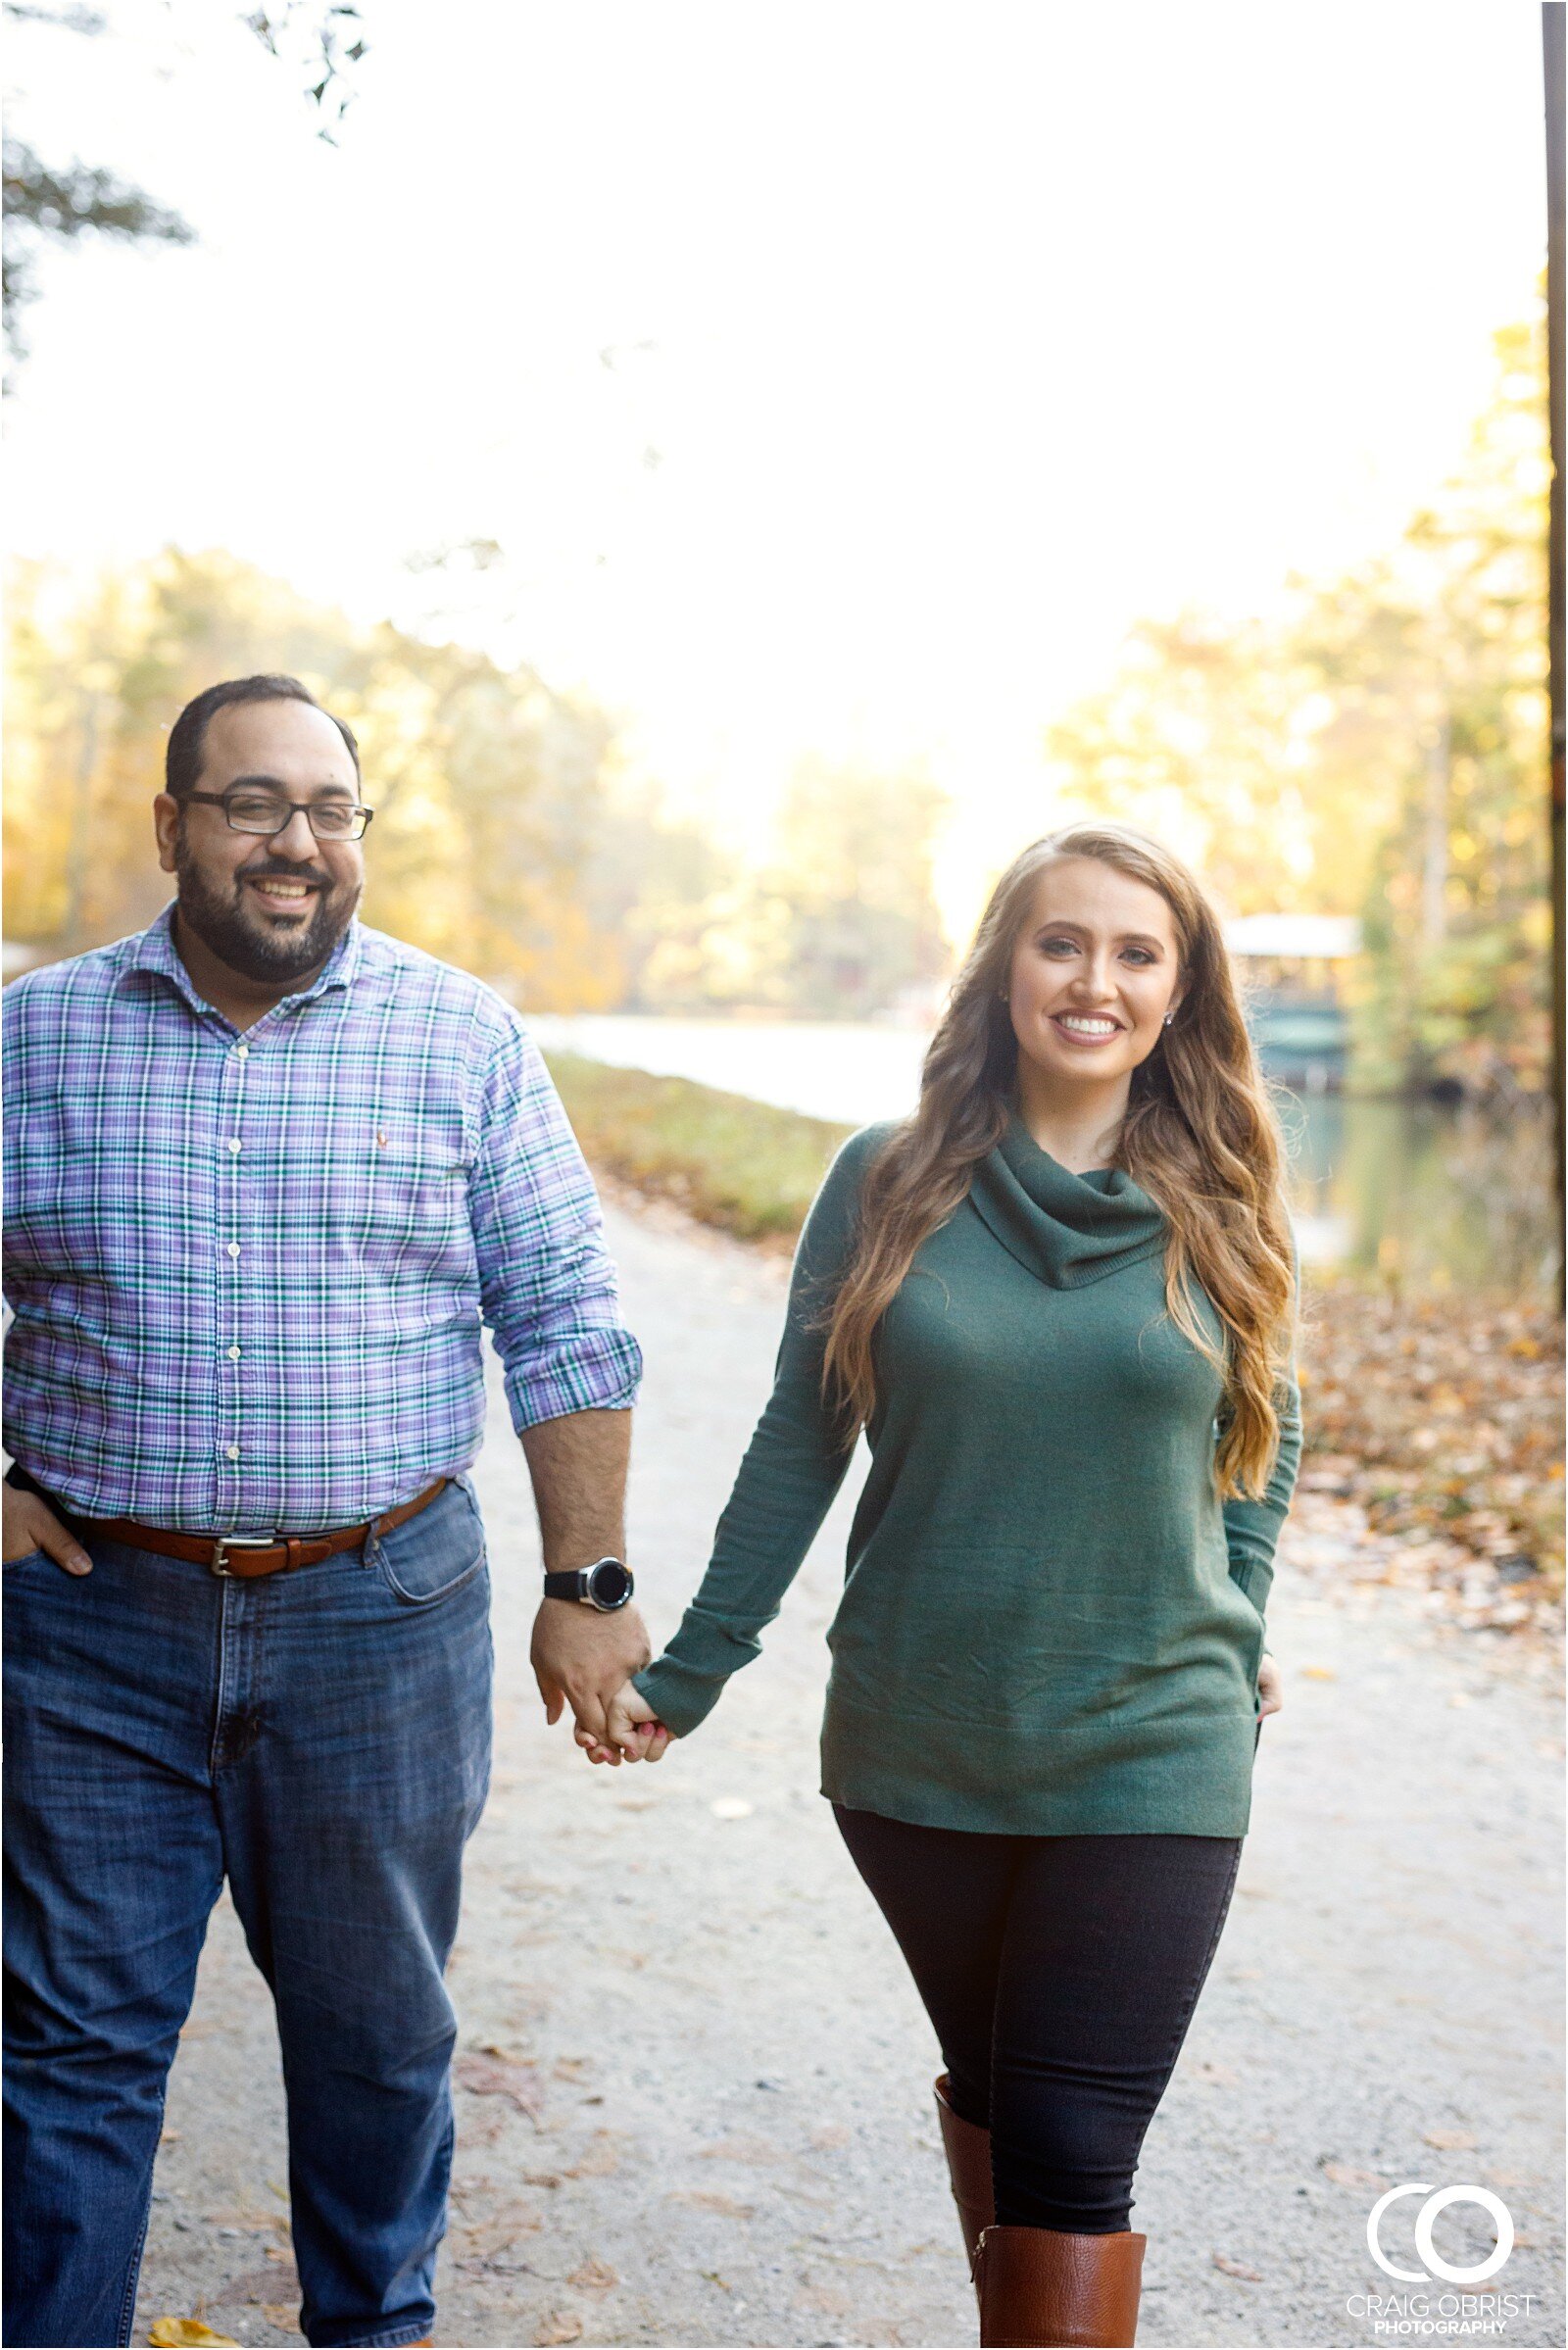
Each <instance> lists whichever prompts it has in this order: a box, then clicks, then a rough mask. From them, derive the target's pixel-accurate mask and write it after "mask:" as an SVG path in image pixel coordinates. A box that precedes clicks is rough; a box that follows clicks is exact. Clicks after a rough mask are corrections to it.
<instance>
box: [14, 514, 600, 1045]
mask: <svg viewBox="0 0 1568 2350" xmlns="http://www.w3.org/2000/svg"><path fill="white" fill-rule="evenodd" d="M11 612H12V625H11V631H10V643H9V651H8V697H9V727H8V733H9V737H10V772H9V789H8V792H7V796H6V806H5V852H6V878H5V924H6V933H7V936H8V937H9V938H11V939H13V940H19V941H27V942H32V943H36V944H37V945H40V946H42V947H43V948H45V950H46V951H47V952H49V953H50V954H56V955H59V954H73V953H75V952H77V951H79V950H80V949H82V948H84V947H89V946H93V945H96V944H98V943H99V942H101V941H103V940H106V939H111V938H117V937H121V936H123V935H124V933H125V932H127V931H129V930H133V929H137V928H139V927H140V926H141V925H142V924H143V923H145V922H147V921H149V920H150V919H151V918H152V916H153V914H154V913H156V912H157V910H158V908H159V906H162V905H163V904H164V903H165V901H166V899H167V898H168V897H169V896H170V895H171V888H172V885H171V882H170V879H169V877H168V876H167V875H165V874H163V873H161V872H160V871H159V869H158V863H157V858H156V855H155V853H154V850H153V839H152V818H151V813H150V807H151V802H152V800H153V798H154V796H155V795H156V794H157V793H158V792H159V791H160V790H161V789H162V788H163V762H164V749H165V744H166V741H167V738H168V732H169V728H170V726H171V724H172V721H173V719H174V717H175V715H176V714H177V713H178V711H179V710H180V709H181V708H182V707H183V705H184V704H185V703H186V702H187V701H188V700H189V699H190V698H191V696H192V695H194V694H196V693H199V692H200V691H201V690H202V688H203V687H204V686H207V685H211V684H213V683H215V682H216V681H217V680H218V679H220V678H222V677H235V676H247V675H250V674H253V673H255V672H257V671H261V670H286V671H288V672H290V673H291V674H293V675H294V676H297V677H299V678H300V679H301V680H302V682H303V683H305V684H306V685H308V686H309V687H310V688H311V690H312V691H313V692H314V693H316V694H317V695H318V696H319V698H320V699H321V700H322V701H323V702H324V703H326V704H327V706H328V707H329V708H330V709H331V710H333V711H334V712H336V713H337V714H338V715H339V716H341V717H343V718H346V719H347V721H348V722H349V724H350V725H351V726H352V727H353V728H354V730H355V733H356V735H357V736H358V737H359V740H360V745H361V755H362V758H363V760H364V769H365V788H366V797H367V799H368V801H369V802H370V804H371V805H372V806H373V807H374V808H375V810H376V820H375V825H374V829H373V831H372V832H371V834H370V836H369V843H368V869H369V878H368V886H367V891H366V898H365V905H364V913H365V918H366V919H367V921H369V922H372V923H376V924H378V925H380V926H381V927H384V928H386V929H388V930H391V931H394V932H396V933H397V935H398V936H399V937H401V938H406V939H409V940H411V941H412V942H413V943H414V944H415V945H417V946H421V947H424V948H426V949H427V950H428V951H429V952H430V953H432V954H435V955H442V956H444V957H445V958H447V959H448V960H450V961H453V962H457V963H460V964H463V965H464V966H466V968H468V969H471V970H475V971H478V972H480V973H481V974H482V975H484V976H485V977H487V978H491V979H494V980H497V981H500V982H503V983H506V984H508V985H509V986H510V987H511V988H512V989H513V990H514V991H515V992H516V993H517V994H518V995H519V997H520V998H521V999H522V1000H523V1001H525V1002H527V1003H528V1004H532V1005H534V1006H536V1007H539V1008H555V1007H557V1006H563V1007H566V1008H572V1007H578V1006H581V1007H585V1008H591V1009H597V1008H599V1007H600V1006H602V1005H604V1004H610V1003H613V1002H614V1001H615V1000H616V994H617V989H618V985H619V964H618V960H617V956H616V954H615V950H614V947H613V943H607V942H606V941H605V940H603V939H601V938H599V937H597V936H596V935H595V933H594V931H593V928H592V926H591V924H590V923H589V921H588V919H587V917H586V916H585V914H584V912H583V908H582V906H581V903H580V894H579V890H578V886H577V885H578V880H579V874H580V868H581V866H582V863H583V861H584V857H585V854H586V845H587V844H588V843H589V842H590V841H591V839H592V837H593V834H594V830H595V825H596V822H597V821H598V818H599V815H600V811H601V807H602V803H603V800H604V782H603V767H604V761H605V755H606V751H607V748H608V744H609V729H608V727H607V725H606V723H605V721H604V720H603V719H602V718H601V716H600V714H599V713H598V711H597V710H593V709H592V708H591V707H589V706H586V705H584V704H581V703H578V702H574V701H572V700H570V699H569V698H567V697H564V696H562V695H558V694H555V693H553V692H552V691H551V690H550V689H549V688H548V687H546V686H545V685H544V684H543V682H542V681H541V680H540V679H539V677H538V676H536V675H535V673H534V672H533V671H532V670H530V669H527V668H519V669H515V670H510V671H508V670H502V669H500V668H498V667H497V666H496V665H495V663H494V662H492V661H489V660H488V659H487V658H486V657H485V656H484V655H483V654H479V653H474V652H471V651H469V650H467V649H466V648H464V647H459V646H439V645H428V644H425V643H423V642H422V641H421V640H419V639H417V638H415V637H411V636H407V635H405V634H403V633H402V632H401V631H399V630H397V629H395V628H392V627H390V626H387V625H382V626H380V627H377V628H374V629H369V630H366V629H361V628H358V627H356V626H355V625H354V624H353V623H352V622H350V621H349V620H348V619H347V618H346V617H345V616H344V615H343V614H342V613H341V612H334V611H332V610H330V609H328V608H325V607H321V606H317V605H313V604H311V603H309V602H308V601H307V600H306V599H305V598H303V597H301V596H299V595H297V594H296V593H295V592H294V591H293V590H292V589H291V588H289V587H287V586H285V585H284V584H283V583H281V582H280V581H277V580H274V579H270V578H269V577H267V576H266V575H265V574H264V573H262V572H259V571H256V570H254V569H253V568H251V567H250V566H249V565H247V564H245V563H240V562H238V561H236V559H235V558H234V557H232V556H229V555H224V554H221V553H209V554H204V555H196V556H191V555H184V554H181V553H178V552H176V551H173V550H169V551H166V553H165V554H163V555H162V556H159V557H157V558H156V559H154V560H153V561H151V562H149V563H141V564H138V565H136V566H134V567H133V568H131V569H129V570H127V571H124V572H121V573H106V574H104V575H102V576H99V577H96V578H93V579H88V580H85V581H84V580H82V579H81V578H79V577H73V575H71V574H70V573H68V572H64V571H60V570H56V569H52V568H50V567H48V566H45V565H42V564H37V563H25V564H22V565H19V566H18V569H17V573H16V576H15V580H14V584H13V589H12V598H11Z"/></svg>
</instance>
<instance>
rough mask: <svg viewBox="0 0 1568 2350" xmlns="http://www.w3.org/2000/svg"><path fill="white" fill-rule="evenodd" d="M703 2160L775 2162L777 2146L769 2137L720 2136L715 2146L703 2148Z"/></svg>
mask: <svg viewBox="0 0 1568 2350" xmlns="http://www.w3.org/2000/svg"><path fill="white" fill-rule="evenodd" d="M703 2160H704V2162H743V2163H761V2162H777V2160H778V2148H777V2147H776V2146H775V2145H774V2143H773V2141H772V2139H771V2138H749V2137H733V2138H720V2139H719V2141H718V2144H717V2145H716V2146H705V2147H704V2148H703Z"/></svg>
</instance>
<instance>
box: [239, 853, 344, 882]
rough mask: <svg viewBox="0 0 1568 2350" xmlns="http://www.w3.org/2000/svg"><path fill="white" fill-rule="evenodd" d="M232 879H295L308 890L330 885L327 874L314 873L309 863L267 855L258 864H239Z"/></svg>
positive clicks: (329, 878) (329, 877)
mask: <svg viewBox="0 0 1568 2350" xmlns="http://www.w3.org/2000/svg"><path fill="white" fill-rule="evenodd" d="M234 879H235V882H236V884H237V883H239V882H241V881H297V882H300V883H302V884H303V885H304V887H305V888H306V889H309V890H329V889H330V888H331V887H332V882H331V876H330V875H329V874H326V873H315V872H313V871H312V870H311V868H310V866H309V865H290V864H284V863H283V862H282V861H281V860H280V859H279V858H277V857H268V858H267V859H266V861H265V862H264V863H262V864H259V865H241V867H240V868H239V871H238V872H237V873H236V874H235V876H234Z"/></svg>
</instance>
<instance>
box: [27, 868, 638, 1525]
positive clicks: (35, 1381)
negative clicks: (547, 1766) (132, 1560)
mask: <svg viewBox="0 0 1568 2350" xmlns="http://www.w3.org/2000/svg"><path fill="white" fill-rule="evenodd" d="M171 914H172V908H168V907H166V909H165V911H164V912H163V913H162V914H161V915H160V916H159V918H158V919H157V921H155V922H154V923H153V924H152V925H151V927H150V928H149V929H147V930H145V931H143V932H142V933H141V935H140V936H139V937H136V938H130V939H122V940H120V941H119V942H118V944H116V945H115V946H112V947H104V948H100V949H98V950H97V951H96V952H95V953H93V954H90V955H78V956H76V957H74V958H73V960H72V961H70V962H62V963H55V964H52V965H51V966H49V967H48V968H46V969H43V970H40V971H34V972H30V973H29V974H27V976H26V977H25V978H22V979H19V980H17V981H15V982H14V983H13V985H12V986H11V987H9V988H8V989H7V990H6V991H5V996H4V1000H3V1010H4V1029H5V1040H6V1053H7V1064H6V1131H5V1167H6V1203H5V1204H6V1232H5V1295H6V1298H7V1300H8V1302H9V1303H10V1305H11V1306H12V1308H13V1310H14V1312H15V1316H16V1319H15V1322H14V1323H13V1326H12V1329H11V1332H10V1335H9V1338H8V1340H7V1345H6V1357H7V1380H6V1415H7V1416H6V1444H7V1446H8V1448H9V1449H10V1451H11V1452H12V1454H13V1456H14V1457H15V1458H16V1460H17V1461H18V1462H19V1463H20V1464H21V1466H22V1467H23V1468H25V1469H26V1470H28V1471H29V1472H30V1473H31V1474H32V1476H34V1477H35V1478H36V1479H37V1481H38V1483H39V1484H40V1485H41V1486H43V1487H44V1488H45V1489H46V1490H47V1491H49V1492H51V1493H58V1494H59V1495H60V1496H61V1498H62V1499H63V1500H65V1501H66V1502H67V1503H68V1504H70V1505H71V1506H72V1507H73V1508H74V1509H75V1510H77V1511H79V1512H80V1513H81V1514H83V1515H85V1516H91V1517H133V1518H138V1519H140V1520H141V1521H142V1522H143V1523H144V1524H147V1525H153V1526H162V1527H172V1528H175V1529H177V1530H179V1531H181V1532H186V1533H203V1534H205V1533H229V1532H231V1533H235V1534H252V1533H271V1532H277V1533H281V1534H303V1533H310V1532H313V1531H316V1530H319V1529H324V1528H327V1527H335V1526H347V1525H355V1524H358V1523H359V1522H360V1521H361V1520H362V1519H365V1518H368V1517H371V1516H373V1515H375V1514H376V1513H378V1512H379V1511H382V1510H386V1509H391V1508H394V1507H395V1506H396V1505H397V1503H399V1502H400V1501H406V1500H409V1499H411V1498H412V1497H413V1495H414V1494H416V1493H418V1492H419V1491H420V1490H421V1489H422V1488H423V1487H424V1486H425V1485H427V1484H428V1483H429V1482H430V1480H431V1479H432V1478H433V1477H437V1476H441V1475H449V1476H450V1475H454V1474H456V1473H457V1472H458V1471H460V1470H462V1469H465V1468H466V1467H467V1465H468V1463H469V1462H470V1461H471V1460H472V1459H473V1457H474V1454H475V1452H476V1451H477V1449H478V1445H479V1440H480V1431H481V1427H482V1422H483V1416H484V1374H483V1362H482V1356H481V1346H480V1329H481V1322H483V1323H487V1324H488V1325H489V1328H490V1330H491V1333H492V1335H493V1337H494V1341H495V1345H496V1348H497V1351H498V1352H499V1354H500V1356H501V1359H502V1362H503V1364H504V1365H505V1370H506V1387H507V1395H508V1398H509V1400H510V1403H511V1407H512V1415H513V1418H514V1420H515V1424H516V1426H517V1428H518V1429H519V1430H521V1429H524V1428H527V1427H529V1426H531V1425H532V1424H533V1423H534V1422H536V1421H539V1420H548V1419H555V1418H558V1417H559V1416H560V1415H561V1414H562V1413H564V1412H572V1411H583V1410H588V1409H592V1408H596V1407H603V1408H621V1407H624V1406H626V1405H629V1404H630V1403H631V1402H632V1400H633V1398H634V1396H635V1395H636V1392H637V1383H638V1379H639V1376H640V1373H641V1368H642V1357H641V1354H640V1352H639V1350H638V1346H637V1342H636V1340H635V1339H634V1338H633V1337H632V1335H631V1333H630V1332H629V1331H628V1330H627V1329H626V1328H625V1327H624V1325H623V1324H622V1322H621V1320H620V1315H619V1311H618V1308H617V1305H616V1297H615V1280H614V1272H613V1267H612V1265H611V1262H610V1259H609V1257H608V1255H607V1254H606V1250H605V1246H604V1238H603V1231H602V1227H601V1222H600V1216H599V1205H598V1200H597V1199H596V1197H595V1194H594V1189H593V1185H592V1182H591V1181H590V1179H589V1175H588V1171H587V1169H586V1167H585V1166H584V1164H583V1161H582V1156H581V1153H580V1152H579V1151H578V1149H577V1145H576V1142H575V1140H574V1138H573V1136H572V1132H571V1128H570V1127H569V1125H568V1124H567V1122H566V1117H565V1113H564V1110H563V1108H562V1106H561V1103H560V1101H559V1100H558V1099H557V1096H556V1092H555V1088H554V1087H553V1085H552V1084H551V1082H550V1078H549V1075H548V1073H547V1072H546V1069H545V1067H544V1063H543V1062H542V1060H541V1059H540V1056H539V1053H538V1052H537V1050H536V1048H535V1047H534V1045H533V1043H532V1042H531V1040H530V1039H529V1037H528V1035H527V1032H526V1030H525V1029H524V1028H523V1027H522V1025H521V1023H520V1022H519V1020H518V1019H517V1018H516V1016H515V1013H513V1012H512V1011H511V1010H510V1009H509V1007H508V1006H507V1005H506V1004H503V1003H502V1001H501V1000H500V998H499V997H498V996H496V995H494V994H493V993H492V992H491V991H490V990H489V989H488V988H486V987H483V986H481V985H480V983H479V982H478V981H477V980H475V979H470V978H468V977H467V976H466V974H465V973H463V972H461V971H457V970H453V969H452V968H450V967H449V966H448V965H447V964H445V963H440V962H437V961H435V960H433V959H432V957H431V956H429V955H422V954H420V953H418V952H417V950H416V949H415V948H412V947H407V946H404V945H402V944H401V943H400V942H399V941H398V940H396V939H392V938H388V937H386V936H385V935H384V934H383V933H381V932H380V931H375V930H368V929H366V928H365V927H364V926H363V925H362V924H360V923H359V922H354V923H351V925H350V926H349V929H348V930H347V931H346V932H345V934H344V936H343V938H342V940H341V941H340V942H339V944H338V947H337V949H336V951H335V952H334V954H333V955H332V958H331V960H330V962H329V963H328V965H327V967H326V969H325V970H324V971H323V972H322V973H321V975H320V977H319V979H318V980H317V981H316V983H315V985H314V986H312V987H310V988H308V989H306V990H305V991H304V992H303V993H301V994H300V995H297V996H291V997H288V998H287V999H285V1001H284V1002H283V1003H281V1004H277V1005H275V1006H274V1007H273V1009H272V1010H270V1012H267V1013H266V1014H265V1015H264V1016H263V1017H262V1018H261V1019H260V1020H258V1021H257V1023H256V1025H255V1026H254V1027H253V1028H250V1029H247V1030H246V1031H245V1032H244V1033H243V1034H241V1033H240V1032H239V1031H238V1030H236V1029H235V1028H233V1027H232V1026H231V1025H230V1023H229V1022H228V1021H227V1020H225V1019H223V1018H222V1017H221V1015H220V1014H219V1013H218V1012H216V1011H214V1010H213V1009H212V1007H211V1006H210V1005H209V1004H204V1003H203V1002H202V1000H201V998H200V997H199V996H198V995H197V994H196V992H195V990H194V988H193V987H192V985H191V982H190V979H189V976H188V975H187V973H186V970H185V967H184V965H183V963H182V962H181V961H180V959H179V956H178V955H177V953H176V951H175V949H174V944H173V940H172V934H171V928H170V923H171Z"/></svg>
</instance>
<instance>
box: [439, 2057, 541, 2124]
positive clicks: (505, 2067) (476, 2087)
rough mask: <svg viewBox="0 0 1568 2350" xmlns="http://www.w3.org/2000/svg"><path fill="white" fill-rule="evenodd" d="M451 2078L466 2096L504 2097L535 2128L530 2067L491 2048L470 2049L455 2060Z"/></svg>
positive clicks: (535, 2080) (534, 2080) (535, 2086)
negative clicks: (467, 2094) (464, 2091)
mask: <svg viewBox="0 0 1568 2350" xmlns="http://www.w3.org/2000/svg"><path fill="white" fill-rule="evenodd" d="M452 2078H453V2081H455V2082H456V2084H457V2086H458V2087H459V2088H460V2089H466V2090H467V2091H468V2093H469V2094H470V2096H474V2097H505V2098H506V2099H507V2100H508V2102H509V2103H510V2104H512V2105H513V2106H515V2108H516V2110H517V2112H518V2113H520V2114H526V2116H527V2118H528V2120H529V2121H530V2122H532V2123H534V2124H535V2125H536V2126H537V2124H538V2120H539V2115H540V2111H541V2106H540V2098H539V2076H538V2074H537V2072H536V2071H535V2070H534V2068H533V2067H532V2065H525V2064H519V2063H517V2061H516V2060H515V2058H513V2057H509V2056H503V2055H501V2054H499V2053H498V2052H497V2051H496V2050H494V2049H491V2048H470V2049H468V2050H466V2052H465V2054H464V2055H462V2056H460V2057H459V2058H458V2061H457V2063H456V2064H455V2065H454V2066H453V2068H452Z"/></svg>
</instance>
